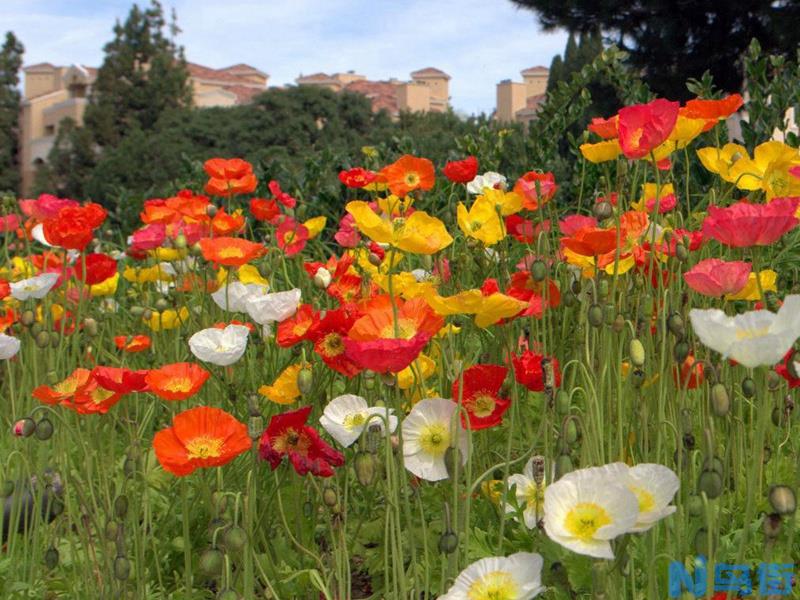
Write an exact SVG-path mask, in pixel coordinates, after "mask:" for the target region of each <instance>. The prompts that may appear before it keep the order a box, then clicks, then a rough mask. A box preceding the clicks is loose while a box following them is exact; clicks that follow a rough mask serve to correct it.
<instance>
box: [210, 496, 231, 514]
mask: <svg viewBox="0 0 800 600" xmlns="http://www.w3.org/2000/svg"><path fill="white" fill-rule="evenodd" d="M211 506H212V507H213V508H214V512H216V513H217V514H218V515H220V514H222V513H224V512H225V509H226V508H228V497H227V496H226V495H225V494H224V493H223V492H221V491H220V490H214V491H213V492H212V493H211Z"/></svg>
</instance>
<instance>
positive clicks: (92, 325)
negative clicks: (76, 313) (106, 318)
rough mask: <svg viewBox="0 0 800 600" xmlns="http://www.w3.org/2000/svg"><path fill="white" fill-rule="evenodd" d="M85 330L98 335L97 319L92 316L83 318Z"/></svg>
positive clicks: (88, 333) (92, 334)
mask: <svg viewBox="0 0 800 600" xmlns="http://www.w3.org/2000/svg"><path fill="white" fill-rule="evenodd" d="M83 330H84V331H85V332H86V334H87V335H89V336H91V337H94V336H96V335H97V321H95V320H94V319H93V318H91V317H86V318H85V319H84V320H83Z"/></svg>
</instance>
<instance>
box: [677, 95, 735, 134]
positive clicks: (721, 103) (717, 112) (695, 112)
mask: <svg viewBox="0 0 800 600" xmlns="http://www.w3.org/2000/svg"><path fill="white" fill-rule="evenodd" d="M743 104H744V99H743V98H742V96H741V95H740V94H730V95H729V96H725V97H724V98H720V99H719V100H707V99H703V98H694V99H693V100H689V101H688V102H687V103H686V106H684V107H682V108H681V109H680V114H682V115H683V116H685V117H688V118H690V119H703V120H704V121H705V126H704V127H703V131H708V130H709V129H711V128H712V127H714V125H716V124H717V123H718V122H719V121H720V120H722V119H727V118H728V117H730V116H731V115H732V114H733V113H735V112H736V111H737V110H739V109H740V108H741V107H742V105H743Z"/></svg>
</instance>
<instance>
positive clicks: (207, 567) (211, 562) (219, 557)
mask: <svg viewBox="0 0 800 600" xmlns="http://www.w3.org/2000/svg"><path fill="white" fill-rule="evenodd" d="M224 562H225V556H224V555H223V554H222V552H221V551H220V550H218V549H217V548H208V549H206V550H204V551H203V553H202V554H201V555H200V561H199V562H198V564H197V567H198V569H199V570H200V572H201V573H202V574H203V575H205V576H206V577H216V576H218V575H219V574H220V573H221V572H222V565H223V563H224Z"/></svg>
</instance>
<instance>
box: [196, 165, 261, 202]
mask: <svg viewBox="0 0 800 600" xmlns="http://www.w3.org/2000/svg"><path fill="white" fill-rule="evenodd" d="M203 169H204V170H205V172H206V173H207V174H208V176H209V180H208V183H206V193H207V194H211V195H213V196H232V195H234V194H249V193H251V192H253V191H254V190H255V189H256V186H257V185H258V181H257V180H256V176H255V175H254V174H253V167H252V165H251V164H250V163H249V162H247V161H244V160H242V159H240V158H231V159H224V158H212V159H209V160H207V161H206V162H205V164H204V165H203Z"/></svg>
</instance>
